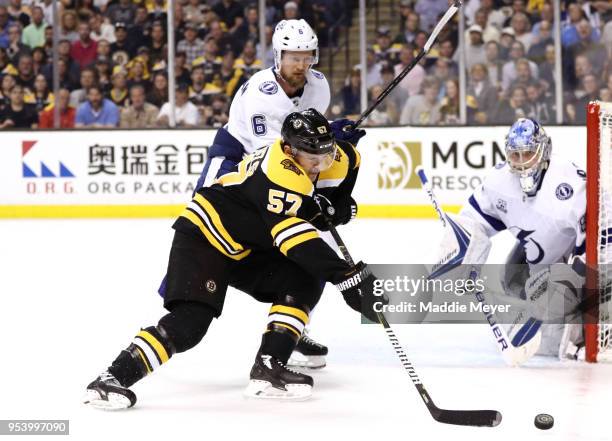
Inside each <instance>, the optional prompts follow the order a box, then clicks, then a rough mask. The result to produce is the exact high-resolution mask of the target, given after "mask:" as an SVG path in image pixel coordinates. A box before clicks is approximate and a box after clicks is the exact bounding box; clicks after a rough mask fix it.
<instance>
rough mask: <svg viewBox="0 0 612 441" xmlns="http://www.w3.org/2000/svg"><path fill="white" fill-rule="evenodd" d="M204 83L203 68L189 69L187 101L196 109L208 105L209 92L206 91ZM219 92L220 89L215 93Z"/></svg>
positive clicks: (200, 66)
mask: <svg viewBox="0 0 612 441" xmlns="http://www.w3.org/2000/svg"><path fill="white" fill-rule="evenodd" d="M206 86H207V84H206V81H205V77H204V66H203V65H199V66H194V67H193V69H191V86H190V87H189V101H191V102H192V103H193V104H195V105H196V106H198V107H201V106H204V105H205V104H209V101H208V95H209V94H210V90H205V89H206ZM217 91H218V92H220V89H216V90H215V92H217Z"/></svg>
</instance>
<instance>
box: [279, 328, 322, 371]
mask: <svg viewBox="0 0 612 441" xmlns="http://www.w3.org/2000/svg"><path fill="white" fill-rule="evenodd" d="M326 355H327V346H324V345H322V344H321V343H317V342H316V341H314V340H313V339H312V338H310V337H309V336H308V335H307V334H306V333H304V334H302V337H301V338H300V339H299V341H298V344H297V346H296V347H295V349H294V350H293V352H292V353H291V357H290V358H289V361H288V362H287V366H292V367H300V368H309V369H321V368H324V367H325V365H326V362H325V356H326Z"/></svg>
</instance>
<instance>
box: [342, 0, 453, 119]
mask: <svg viewBox="0 0 612 441" xmlns="http://www.w3.org/2000/svg"><path fill="white" fill-rule="evenodd" d="M461 3H462V0H454V1H453V4H452V5H451V6H450V7H449V8H448V10H447V11H446V13H445V14H444V16H442V18H441V19H440V21H439V22H438V24H436V26H435V27H434V29H433V31H431V35H430V36H429V38H428V39H427V41H426V42H425V46H423V49H421V51H420V52H419V53H418V54H417V56H416V57H415V58H414V59H413V60H412V62H411V63H410V64H409V65H408V66H406V67H405V68H404V70H402V71H401V72H400V73H399V74H398V76H397V77H395V78H394V79H393V81H391V82H390V83H389V84H388V85H387V87H385V89H384V90H383V91H382V92H381V93H380V95H378V98H376V101H374V103H372V104H371V105H370V107H368V108H367V109H366V110H365V112H363V113H362V114H361V115H360V116H359V119H358V120H357V121H356V122H355V125H354V126H348V127H350V128H351V129H356V128H357V127H359V126H360V125H361V124H362V123H363V121H364V120H365V119H366V118H367V117H368V116H370V113H372V112H373V111H374V109H376V108H377V107H378V105H379V104H380V103H381V102H382V101H383V100H384V99H385V98H386V97H387V95H389V94H390V93H391V91H392V90H393V89H395V86H397V85H398V84H399V83H400V82H401V81H402V80H403V79H404V78H405V77H406V75H408V73H409V72H410V71H411V70H412V69H414V67H415V66H416V65H417V64H418V63H419V61H421V58H423V57H424V56H425V55H426V54H427V52H429V49H430V48H431V46H433V44H434V42H435V41H436V38H438V34H440V31H441V30H442V28H443V27H444V26H445V25H446V23H448V21H449V20H450V19H451V18H452V17H453V15H455V12H457V11H458V10H459V8H461ZM345 129H346V128H345Z"/></svg>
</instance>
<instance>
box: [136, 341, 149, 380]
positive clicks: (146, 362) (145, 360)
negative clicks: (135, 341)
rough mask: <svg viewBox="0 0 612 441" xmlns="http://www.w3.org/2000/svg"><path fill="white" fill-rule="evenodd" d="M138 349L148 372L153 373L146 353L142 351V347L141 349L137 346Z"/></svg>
mask: <svg viewBox="0 0 612 441" xmlns="http://www.w3.org/2000/svg"><path fill="white" fill-rule="evenodd" d="M136 351H138V355H140V358H142V362H143V363H144V365H145V367H146V368H147V374H150V373H151V368H150V367H149V362H148V360H147V357H145V355H144V354H143V353H142V349H140V348H139V347H138V346H136Z"/></svg>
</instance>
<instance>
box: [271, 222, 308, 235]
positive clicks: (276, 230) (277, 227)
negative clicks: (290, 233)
mask: <svg viewBox="0 0 612 441" xmlns="http://www.w3.org/2000/svg"><path fill="white" fill-rule="evenodd" d="M300 222H305V221H303V220H302V219H300V218H299V217H288V218H287V219H285V220H282V221H280V222H279V223H277V224H276V225H274V227H273V228H272V231H271V232H270V234H272V239H275V238H276V236H277V235H278V233H280V232H281V231H283V230H285V229H287V228H289V227H291V226H293V225H295V224H299V223H300Z"/></svg>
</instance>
